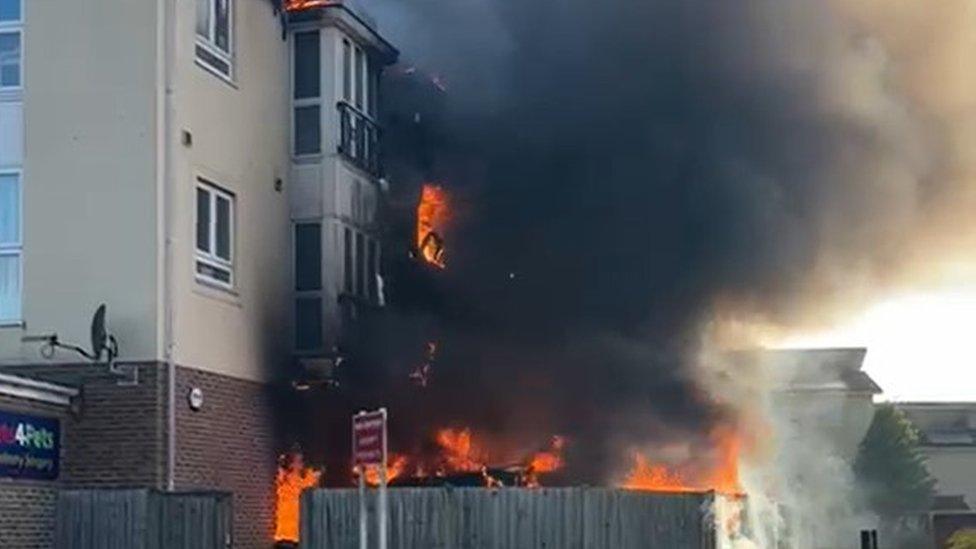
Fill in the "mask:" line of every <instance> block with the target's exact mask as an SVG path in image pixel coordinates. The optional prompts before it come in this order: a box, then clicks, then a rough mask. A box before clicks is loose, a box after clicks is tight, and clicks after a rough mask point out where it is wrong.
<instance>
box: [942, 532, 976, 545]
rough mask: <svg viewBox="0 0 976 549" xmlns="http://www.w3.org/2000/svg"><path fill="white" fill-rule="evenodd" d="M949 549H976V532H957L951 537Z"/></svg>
mask: <svg viewBox="0 0 976 549" xmlns="http://www.w3.org/2000/svg"><path fill="white" fill-rule="evenodd" d="M947 547H948V549H976V530H957V531H956V532H955V533H954V534H952V536H950V537H949V544H948V545H947Z"/></svg>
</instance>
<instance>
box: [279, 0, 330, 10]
mask: <svg viewBox="0 0 976 549" xmlns="http://www.w3.org/2000/svg"><path fill="white" fill-rule="evenodd" d="M340 4H342V2H341V1H339V0H286V1H285V9H286V10H288V11H301V10H308V9H312V8H320V7H324V6H337V5H340Z"/></svg>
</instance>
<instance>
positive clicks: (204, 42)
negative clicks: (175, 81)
mask: <svg viewBox="0 0 976 549" xmlns="http://www.w3.org/2000/svg"><path fill="white" fill-rule="evenodd" d="M200 1H204V2H207V5H208V6H209V8H210V17H209V25H208V26H207V36H201V35H200V33H198V32H197V28H196V27H197V23H198V22H197V21H196V20H195V18H196V11H195V8H196V5H194V25H193V35H194V37H195V38H196V41H195V42H196V46H195V48H194V53H193V55H194V57H195V58H196V61H197V63H198V64H199V65H200V66H201V67H203V68H204V69H206V70H207V71H209V72H212V73H214V74H215V75H217V76H218V77H220V78H223V79H224V80H227V81H228V82H231V83H233V81H234V78H235V74H236V70H235V68H234V51H235V46H236V33H235V32H234V19H235V14H236V13H237V10H236V9H235V7H234V0H227V51H224V50H223V49H221V48H220V46H218V45H217V38H216V37H217V2H219V1H220V0H197V2H200ZM197 47H199V48H203V49H204V50H206V51H207V53H209V54H210V55H213V56H214V57H216V58H217V59H219V60H221V61H223V62H224V63H226V64H227V72H224V71H222V70H221V69H220V68H219V67H215V66H214V65H213V64H212V63H210V62H209V61H207V60H206V59H204V58H203V57H201V56H200V55H198V54H197V52H196V48H197Z"/></svg>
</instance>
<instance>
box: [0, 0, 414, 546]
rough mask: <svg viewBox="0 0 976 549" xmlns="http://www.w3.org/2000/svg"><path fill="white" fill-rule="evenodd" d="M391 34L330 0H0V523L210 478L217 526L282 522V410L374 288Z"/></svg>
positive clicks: (246, 539)
mask: <svg viewBox="0 0 976 549" xmlns="http://www.w3.org/2000/svg"><path fill="white" fill-rule="evenodd" d="M44 43H47V45H46V46H42V44H44ZM119 44H125V47H124V48H120V47H119ZM48 56H51V57H50V58H48ZM396 57H397V51H396V49H395V48H394V47H393V46H392V45H391V44H390V43H389V42H387V41H386V40H385V39H384V38H383V36H382V35H381V34H379V33H378V31H377V27H376V25H375V23H374V22H373V21H372V20H371V19H370V18H369V17H368V16H366V15H364V14H363V13H361V12H360V11H356V10H354V9H353V8H352V7H351V6H350V5H349V4H348V3H346V2H341V1H329V2H301V3H296V2H282V1H280V0H199V1H193V2H174V1H169V0H165V1H161V2H152V3H142V4H141V5H139V6H137V5H135V4H132V5H129V6H121V5H120V4H118V3H117V2H108V1H102V0H93V1H91V2H84V3H67V4H64V5H60V6H55V5H54V4H50V3H45V2H25V1H22V0H0V73H2V74H0V360H2V365H0V380H2V381H0V456H2V458H0V461H2V462H3V465H0V509H3V512H2V513H0V515H2V518H0V546H2V547H4V548H8V547H9V548H17V547H49V546H52V545H53V544H54V540H53V536H54V535H55V532H56V530H57V528H56V527H55V506H56V502H57V500H58V494H59V492H60V491H61V489H62V488H73V489H92V490H112V489H115V488H121V487H142V488H146V489H152V490H164V491H168V492H185V491H193V492H194V493H201V494H202V493H207V494H218V493H219V494H222V495H221V496H220V497H219V498H218V497H217V496H216V495H215V496H214V498H215V499H214V501H216V502H218V503H219V507H220V512H221V513H224V512H226V515H221V517H219V520H218V519H217V518H215V519H214V524H220V525H221V531H220V536H221V542H220V543H221V546H223V545H224V543H227V542H232V543H233V546H234V547H241V548H261V549H267V548H268V547H270V546H271V545H272V543H273V539H274V538H276V537H277V538H279V539H288V538H293V537H294V536H295V535H296V532H297V516H298V515H297V497H298V492H299V491H300V490H301V489H302V488H304V487H307V486H312V485H315V484H317V483H318V480H319V477H318V475H317V473H314V472H306V471H304V468H302V467H299V470H298V471H297V472H294V471H291V470H290V469H287V468H286V472H287V474H284V475H282V476H280V477H278V478H277V480H278V482H277V490H276V457H277V456H278V455H279V453H280V452H281V451H282V449H283V448H287V447H289V444H290V443H291V442H292V441H293V437H289V436H288V430H287V429H286V427H287V426H288V425H289V422H288V417H287V414H286V413H284V412H283V410H285V409H287V408H288V406H289V405H290V404H291V403H292V402H294V401H295V399H296V397H295V388H296V387H297V388H309V387H321V386H323V385H328V384H329V383H332V382H334V374H335V372H336V370H337V369H339V368H340V364H342V362H343V361H346V362H347V363H348V364H354V363H355V360H356V358H357V350H358V349H359V347H358V346H357V342H358V341H360V339H361V337H360V336H359V335H358V333H359V331H360V329H361V327H362V324H363V323H364V322H365V320H364V319H366V318H368V317H369V315H370V314H372V313H374V312H375V311H376V310H378V309H380V308H381V305H382V297H381V296H382V276H381V273H380V264H381V261H382V256H383V253H384V251H383V249H382V243H381V240H382V230H381V227H382V202H383V194H384V192H385V183H384V181H383V179H382V176H383V170H382V164H381V162H380V158H381V156H380V135H379V134H380V128H379V124H378V118H379V114H378V113H379V109H380V98H379V93H378V88H379V81H380V77H381V73H382V72H383V70H384V68H385V67H386V66H388V65H389V64H391V63H393V62H394V61H395V59H396ZM79 67H86V69H85V70H84V71H78V68H79ZM99 75H101V76H99ZM69 105H70V107H69ZM27 128H29V131H27ZM69 226H70V230H66V229H65V228H66V227H69ZM100 303H105V304H106V305H107V310H108V315H107V317H106V316H104V313H103V315H102V316H101V318H102V319H103V321H104V322H103V323H102V324H101V326H104V327H105V329H106V330H107V334H105V333H103V336H107V335H111V336H112V339H111V341H113V342H115V343H116V344H117V345H113V346H112V350H113V353H112V354H111V355H109V356H108V358H106V352H105V351H106V349H107V348H108V347H107V346H106V345H102V344H97V343H96V344H95V346H94V348H92V343H89V342H90V341H92V337H93V335H92V334H93V333H94V332H91V331H90V327H91V326H93V325H94V323H93V322H92V316H91V315H92V312H93V311H95V310H96V307H97V306H98V305H99V304H100ZM106 319H107V320H106ZM114 351H117V353H116V352H114ZM293 382H294V383H293ZM8 435H9V436H8ZM315 470H318V467H315ZM224 495H226V496H227V497H224ZM120 497H121V496H120ZM81 499H84V498H81ZM97 499H98V498H89V500H91V501H94V500H97ZM214 505H216V503H215V504H214ZM211 508H213V507H211ZM276 508H277V510H278V512H279V515H282V516H288V517H291V519H290V520H288V521H284V522H279V523H277V524H276V520H275V512H276ZM115 522H118V521H115ZM64 526H65V528H67V529H66V530H65V529H62V530H61V531H67V532H71V531H74V530H71V528H72V526H71V525H64ZM77 526H78V527H79V528H82V527H85V525H80V524H79V525H77ZM89 526H90V525H89ZM103 527H104V525H103ZM119 528H120V529H123V530H124V529H125V528H126V525H124V524H121V523H120V524H119ZM120 535H121V534H120ZM224 536H226V539H225V538H224ZM93 539H95V538H93ZM123 545H124V544H123ZM72 546H74V545H72ZM125 546H135V544H134V542H133V543H132V544H130V545H125Z"/></svg>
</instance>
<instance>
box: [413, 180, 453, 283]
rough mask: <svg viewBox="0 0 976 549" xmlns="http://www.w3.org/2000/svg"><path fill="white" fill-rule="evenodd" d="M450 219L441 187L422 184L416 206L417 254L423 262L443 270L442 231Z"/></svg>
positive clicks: (446, 201) (444, 194)
mask: <svg viewBox="0 0 976 549" xmlns="http://www.w3.org/2000/svg"><path fill="white" fill-rule="evenodd" d="M449 217H450V210H449V203H448V199H447V193H446V192H445V191H444V189H443V187H440V186H437V185H431V184H424V186H423V188H422V189H421V192H420V203H419V204H417V253H418V254H420V257H421V258H423V260H424V261H426V262H427V263H430V264H431V265H434V266H435V267H438V268H441V269H443V268H444V267H445V265H446V263H445V262H444V233H443V231H444V229H445V226H446V224H447V221H448V219H449Z"/></svg>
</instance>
